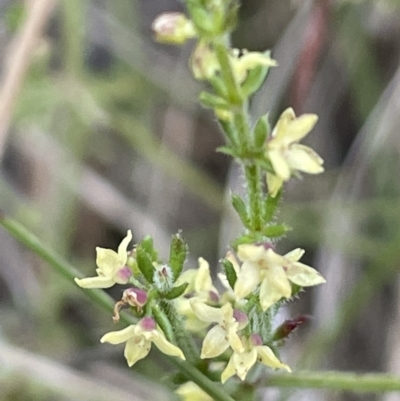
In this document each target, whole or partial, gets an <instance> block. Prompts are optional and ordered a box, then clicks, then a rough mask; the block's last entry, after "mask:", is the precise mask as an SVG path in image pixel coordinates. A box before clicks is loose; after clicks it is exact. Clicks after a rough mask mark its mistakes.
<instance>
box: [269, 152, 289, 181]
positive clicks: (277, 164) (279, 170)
mask: <svg viewBox="0 0 400 401" xmlns="http://www.w3.org/2000/svg"><path fill="white" fill-rule="evenodd" d="M268 157H269V160H270V161H271V164H272V167H273V168H274V171H275V174H276V175H277V176H278V177H281V178H282V180H283V181H287V180H288V179H289V178H290V174H291V171H290V167H289V164H288V162H287V160H286V158H285V157H284V156H283V154H282V152H280V151H277V150H270V151H268Z"/></svg>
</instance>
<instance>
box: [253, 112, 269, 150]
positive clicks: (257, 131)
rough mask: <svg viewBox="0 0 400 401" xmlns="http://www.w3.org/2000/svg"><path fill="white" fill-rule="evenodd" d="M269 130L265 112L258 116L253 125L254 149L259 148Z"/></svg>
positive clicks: (262, 144)
mask: <svg viewBox="0 0 400 401" xmlns="http://www.w3.org/2000/svg"><path fill="white" fill-rule="evenodd" d="M270 130H271V127H270V125H269V122H268V114H265V115H263V116H261V117H260V118H259V120H258V121H257V124H256V126H255V127H254V147H255V148H256V149H260V148H262V147H263V146H264V144H265V141H266V140H267V137H268V135H269V132H270Z"/></svg>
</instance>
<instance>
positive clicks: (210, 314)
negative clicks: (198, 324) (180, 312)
mask: <svg viewBox="0 0 400 401" xmlns="http://www.w3.org/2000/svg"><path fill="white" fill-rule="evenodd" d="M190 306H191V307H192V309H193V312H194V313H195V314H196V316H197V317H198V318H199V319H200V320H202V321H203V322H210V323H212V322H220V321H221V319H222V312H221V309H220V308H213V307H211V306H208V305H206V304H205V303H204V302H202V301H199V300H198V299H196V298H193V299H191V300H190Z"/></svg>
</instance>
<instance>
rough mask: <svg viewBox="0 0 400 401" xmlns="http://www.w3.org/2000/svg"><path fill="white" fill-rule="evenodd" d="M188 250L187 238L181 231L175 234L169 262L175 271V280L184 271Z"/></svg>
mask: <svg viewBox="0 0 400 401" xmlns="http://www.w3.org/2000/svg"><path fill="white" fill-rule="evenodd" d="M187 252H188V246H187V244H186V242H185V240H184V239H183V238H182V236H181V235H180V234H179V233H178V234H175V235H174V236H173V237H172V240H171V245H170V249H169V262H168V265H169V266H170V267H171V269H172V272H173V273H174V282H175V281H176V280H177V279H178V277H179V276H180V274H181V272H182V269H183V264H184V263H185V260H186V255H187Z"/></svg>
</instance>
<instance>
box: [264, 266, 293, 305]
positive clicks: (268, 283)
mask: <svg viewBox="0 0 400 401" xmlns="http://www.w3.org/2000/svg"><path fill="white" fill-rule="evenodd" d="M291 293H292V287H291V285H290V283H289V281H288V279H287V277H286V274H285V272H284V270H283V268H282V267H281V266H277V267H276V268H274V269H272V271H270V272H269V273H268V275H267V276H266V278H265V279H264V280H263V281H262V283H261V286H260V304H261V308H262V310H264V311H265V310H267V309H268V308H269V307H271V306H272V305H273V304H274V303H275V302H277V301H279V300H280V299H281V298H282V297H285V298H289V297H290V295H291Z"/></svg>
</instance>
